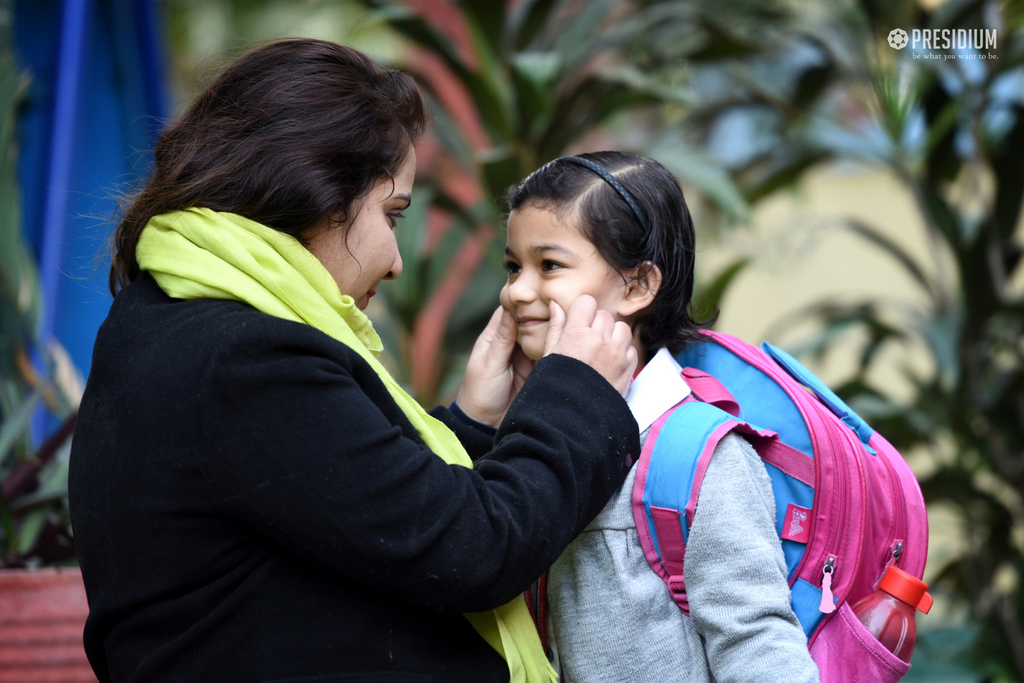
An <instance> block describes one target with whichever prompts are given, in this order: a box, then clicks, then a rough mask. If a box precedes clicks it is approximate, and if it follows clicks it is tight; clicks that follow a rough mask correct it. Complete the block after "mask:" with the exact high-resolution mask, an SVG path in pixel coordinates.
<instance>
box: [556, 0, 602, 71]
mask: <svg viewBox="0 0 1024 683" xmlns="http://www.w3.org/2000/svg"><path fill="white" fill-rule="evenodd" d="M613 6H614V3H613V2H612V1H611V0H591V2H588V3H585V4H584V8H585V9H584V10H583V12H582V13H580V14H579V15H578V16H576V17H574V19H573V20H572V21H570V22H568V26H567V27H566V28H565V30H563V31H562V32H561V33H560V34H559V36H558V38H557V39H556V40H555V51H556V52H558V54H559V56H560V57H561V60H562V62H563V63H564V64H566V65H575V64H577V63H578V62H580V61H581V60H582V59H583V58H584V57H586V56H587V55H588V54H589V53H590V51H591V49H592V47H593V42H594V36H598V35H600V33H601V27H602V25H603V24H604V23H605V20H606V19H607V17H608V12H610V11H611V9H612V7H613Z"/></svg>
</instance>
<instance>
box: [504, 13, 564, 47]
mask: <svg viewBox="0 0 1024 683" xmlns="http://www.w3.org/2000/svg"><path fill="white" fill-rule="evenodd" d="M558 4H559V2H558V0H520V1H519V2H517V3H515V5H514V6H513V8H512V16H511V18H510V20H509V29H508V34H509V37H510V41H511V45H510V46H509V48H508V49H509V50H510V51H512V52H518V51H520V50H525V49H527V48H528V47H529V46H530V44H531V43H532V42H533V41H534V39H535V38H536V37H537V35H538V34H539V33H540V32H541V30H542V29H543V28H544V27H545V26H546V25H547V22H548V18H549V17H550V16H551V11H552V10H553V9H554V8H555V7H556V6H557V5H558Z"/></svg>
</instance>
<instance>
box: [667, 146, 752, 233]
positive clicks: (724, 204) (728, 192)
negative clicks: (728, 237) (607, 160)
mask: <svg viewBox="0 0 1024 683" xmlns="http://www.w3.org/2000/svg"><path fill="white" fill-rule="evenodd" d="M647 154H648V156H651V157H652V158H654V159H657V160H658V161H660V162H661V163H662V164H663V165H664V166H665V168H667V169H668V170H669V171H671V172H672V173H673V174H674V175H675V176H676V177H678V178H679V179H680V180H681V181H683V182H684V183H689V184H691V185H693V186H694V187H696V188H697V189H698V190H700V191H701V192H702V193H703V194H705V195H706V196H707V197H708V199H710V200H711V201H712V202H714V203H715V205H717V206H718V207H719V208H720V209H722V211H724V212H725V213H726V214H728V215H729V216H730V217H732V218H733V219H734V220H736V221H738V222H740V223H749V222H750V206H749V205H748V204H747V200H746V199H744V198H743V194H742V193H741V192H740V190H739V188H738V187H736V184H735V183H734V182H733V181H732V179H731V178H730V177H729V174H728V173H726V172H725V170H724V169H723V168H722V167H721V166H719V165H718V163H717V162H716V161H714V160H713V159H712V158H711V157H710V156H709V155H707V154H706V153H704V152H701V151H698V150H693V149H690V148H688V147H687V146H686V145H684V144H683V143H682V142H681V141H679V140H678V138H674V137H668V138H663V139H662V140H661V141H659V142H657V143H655V144H654V145H653V146H652V147H651V149H650V150H648V152H647Z"/></svg>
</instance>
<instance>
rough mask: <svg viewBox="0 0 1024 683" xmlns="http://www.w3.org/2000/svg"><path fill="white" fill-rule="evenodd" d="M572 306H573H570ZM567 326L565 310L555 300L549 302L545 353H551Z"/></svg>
mask: <svg viewBox="0 0 1024 683" xmlns="http://www.w3.org/2000/svg"><path fill="white" fill-rule="evenodd" d="M570 308H571V306H570ZM564 328H565V311H563V310H562V307H561V306H559V305H558V304H557V303H555V302H554V301H551V302H549V303H548V336H547V337H545V339H544V355H545V356H546V355H548V354H549V353H551V350H552V349H553V348H555V344H557V343H558V340H559V339H560V338H561V336H562V330H563V329H564Z"/></svg>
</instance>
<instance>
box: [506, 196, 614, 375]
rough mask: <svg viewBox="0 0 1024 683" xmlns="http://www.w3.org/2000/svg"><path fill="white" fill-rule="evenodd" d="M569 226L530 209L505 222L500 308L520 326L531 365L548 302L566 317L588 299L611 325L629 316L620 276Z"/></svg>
mask: <svg viewBox="0 0 1024 683" xmlns="http://www.w3.org/2000/svg"><path fill="white" fill-rule="evenodd" d="M569 220H571V219H567V220H566V221H562V220H560V218H559V216H558V215H557V214H555V213H554V212H552V211H548V210H546V209H542V208H538V207H534V206H529V205H527V206H524V207H521V208H519V209H517V210H516V211H513V212H512V215H511V216H509V219H508V243H507V245H506V247H505V267H506V269H507V270H508V282H507V283H506V284H505V287H504V288H503V289H502V290H501V305H502V306H503V307H504V308H505V310H507V311H508V312H509V313H511V314H512V317H513V318H514V319H515V321H516V323H517V324H518V325H519V336H518V341H519V345H520V346H521V347H522V349H523V352H524V353H525V354H526V355H527V356H528V357H529V358H532V359H534V360H539V359H540V358H541V357H543V355H544V341H545V340H546V339H547V334H548V303H549V302H551V301H554V302H555V303H557V304H558V305H559V306H561V307H562V309H563V310H565V311H568V310H569V305H570V304H571V303H572V302H573V301H575V300H576V298H577V297H579V296H580V295H582V294H589V295H591V296H592V297H594V298H595V299H596V300H597V307H598V308H599V309H602V310H605V311H608V312H609V313H611V314H612V317H613V318H615V319H616V320H626V319H627V317H628V314H631V313H632V312H633V310H632V308H631V307H630V306H629V301H628V299H627V295H628V292H629V287H628V286H627V285H626V283H625V282H624V281H623V278H622V276H621V275H620V274H619V273H618V272H617V271H616V270H615V269H614V268H612V267H611V266H610V265H609V264H608V262H607V261H605V260H604V257H603V256H601V254H600V252H598V251H597V247H595V246H594V244H593V243H592V242H590V240H588V239H587V238H586V237H584V236H583V232H582V231H581V230H580V229H579V228H577V227H576V226H575V225H569V224H567V223H568V222H569Z"/></svg>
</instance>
